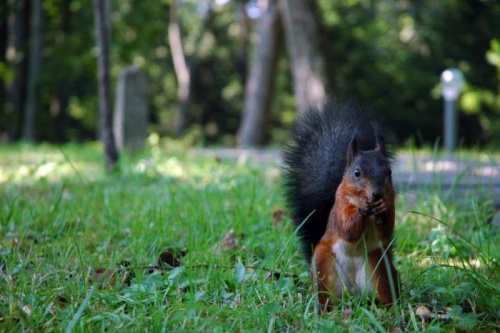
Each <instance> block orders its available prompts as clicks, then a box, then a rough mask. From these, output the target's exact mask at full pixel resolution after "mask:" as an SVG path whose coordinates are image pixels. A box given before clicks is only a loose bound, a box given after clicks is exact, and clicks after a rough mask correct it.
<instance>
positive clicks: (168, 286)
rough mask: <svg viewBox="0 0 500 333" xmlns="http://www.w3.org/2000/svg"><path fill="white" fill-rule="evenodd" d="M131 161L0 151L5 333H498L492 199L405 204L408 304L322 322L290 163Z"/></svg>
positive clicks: (344, 311)
mask: <svg viewBox="0 0 500 333" xmlns="http://www.w3.org/2000/svg"><path fill="white" fill-rule="evenodd" d="M120 163H121V164H120V171H119V172H116V173H114V174H112V175H106V174H104V171H103V164H104V160H103V157H102V153H101V147H100V146H99V145H98V144H85V145H64V146H62V147H56V146H50V145H20V144H18V145H10V146H1V147H0V204H1V211H0V331H4V332H16V331H61V330H67V331H72V330H75V331H88V332H94V331H207V330H215V331H276V330H279V331H302V330H303V331H332V330H339V331H346V330H349V331H351V330H352V331H366V330H372V331H381V332H385V331H387V330H390V331H394V330H399V331H402V330H410V331H416V330H423V329H424V330H425V329H435V330H445V331H450V330H486V331H494V330H500V311H499V308H500V269H499V265H500V262H499V258H500V233H499V230H498V228H499V227H498V226H495V225H493V224H492V223H491V218H492V216H493V214H495V213H496V212H497V209H496V208H495V207H494V205H493V198H489V199H488V198H486V199H485V198H484V197H475V196H471V197H470V198H469V199H468V200H466V202H465V203H463V202H461V203H449V202H446V200H444V199H443V198H442V197H441V196H440V194H439V193H441V192H438V191H437V190H436V191H434V190H433V189H432V188H431V187H428V188H425V189H421V190H419V192H418V193H417V196H416V198H417V199H416V200H415V198H412V199H411V200H410V199H409V198H408V197H407V196H406V195H405V194H404V193H401V194H400V195H399V196H398V201H397V208H396V211H397V221H396V223H397V227H396V236H397V239H396V242H397V248H396V250H395V258H396V263H395V264H396V266H397V268H398V269H399V271H400V273H401V280H402V283H403V286H402V295H401V300H400V302H399V305H398V306H397V307H394V308H393V309H391V310H385V309H384V308H381V307H378V306H377V305H376V303H375V302H370V300H367V299H363V298H355V297H351V296H346V297H345V299H343V300H342V301H341V302H339V304H338V307H337V309H336V310H335V311H333V312H332V313H327V314H321V313H318V312H317V311H316V302H315V300H316V298H315V295H314V294H313V292H312V291H311V289H310V282H309V277H308V276H309V274H308V268H307V266H306V264H305V262H304V260H303V259H302V258H301V255H300V252H299V250H298V249H299V246H298V242H297V240H296V238H295V237H294V228H293V227H292V224H291V223H290V220H289V216H288V215H287V212H286V209H285V207H284V203H283V198H282V193H281V190H280V169H279V166H278V164H277V162H275V163H264V164H262V163H260V164H257V163H254V162H252V161H249V160H244V159H240V160H233V159H220V158H214V157H210V156H205V155H203V156H202V155H201V154H199V153H197V151H196V150H189V151H187V152H186V151H185V150H184V149H182V147H181V146H180V145H179V144H178V143H175V142H170V141H167V142H163V141H162V142H160V143H157V144H155V145H152V146H149V147H148V148H147V149H145V150H144V151H143V152H141V153H140V154H137V155H135V156H128V155H125V156H122V159H121V162H120ZM437 185H439V184H437ZM438 188H439V186H436V189H438ZM282 213H284V215H283V214H282ZM282 215H283V216H282ZM421 306H425V307H426V308H428V309H429V310H430V315H429V316H428V317H426V318H421V317H420V316H417V315H416V314H415V313H416V310H417V309H418V308H419V307H421Z"/></svg>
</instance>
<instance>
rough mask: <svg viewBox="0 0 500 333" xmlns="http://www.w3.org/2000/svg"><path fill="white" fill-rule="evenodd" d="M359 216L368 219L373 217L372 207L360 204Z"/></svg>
mask: <svg viewBox="0 0 500 333" xmlns="http://www.w3.org/2000/svg"><path fill="white" fill-rule="evenodd" d="M358 212H359V215H361V216H363V217H368V216H370V215H371V207H370V206H369V205H368V204H367V203H360V204H359V206H358Z"/></svg>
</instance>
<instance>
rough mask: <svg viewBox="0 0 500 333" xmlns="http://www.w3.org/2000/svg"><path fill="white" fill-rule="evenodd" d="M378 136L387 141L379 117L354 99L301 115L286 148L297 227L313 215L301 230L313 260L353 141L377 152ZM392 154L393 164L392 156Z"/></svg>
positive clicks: (287, 192) (289, 202)
mask: <svg viewBox="0 0 500 333" xmlns="http://www.w3.org/2000/svg"><path fill="white" fill-rule="evenodd" d="M375 133H377V136H378V140H383V139H384V138H383V135H382V131H381V130H380V127H379V124H378V123H377V121H376V119H375V116H374V115H373V113H371V112H370V111H369V110H367V109H366V108H364V107H362V106H360V105H359V104H357V103H355V102H353V101H348V102H339V101H329V102H327V103H326V104H325V105H324V106H323V107H322V108H321V109H318V108H311V109H309V110H308V111H306V112H305V113H303V114H300V115H298V118H297V120H296V122H295V124H294V126H293V128H292V131H291V139H290V143H289V144H288V145H287V146H286V147H285V149H284V150H283V159H284V170H283V178H284V188H285V197H286V201H287V205H288V208H289V209H290V210H291V214H292V220H293V222H294V223H295V225H296V226H297V227H299V226H300V225H301V224H302V223H303V222H304V220H306V218H307V217H308V216H309V215H311V216H309V218H308V219H307V221H305V222H304V224H303V225H302V227H301V228H300V229H299V231H298V234H299V236H300V238H301V241H302V246H303V250H304V254H305V256H306V259H307V261H308V262H310V260H311V257H312V249H313V248H314V247H315V246H316V245H317V244H318V242H319V241H320V239H321V237H322V236H323V234H324V233H325V230H326V225H327V222H328V216H329V214H330V210H331V209H332V207H333V204H334V201H335V193H336V191H337V187H338V186H339V184H340V182H341V181H342V176H343V174H344V169H345V166H346V162H347V148H348V146H349V143H350V142H351V140H352V139H353V137H354V136H355V137H356V142H357V149H359V150H362V151H366V150H374V149H375V148H376V146H377V138H376V134H375ZM386 154H387V156H388V159H389V160H391V156H392V155H391V154H390V152H389V151H387V152H386Z"/></svg>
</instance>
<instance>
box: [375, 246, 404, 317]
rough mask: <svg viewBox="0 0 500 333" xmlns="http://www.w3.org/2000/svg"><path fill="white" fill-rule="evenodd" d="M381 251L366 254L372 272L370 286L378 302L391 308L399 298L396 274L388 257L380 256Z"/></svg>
mask: <svg viewBox="0 0 500 333" xmlns="http://www.w3.org/2000/svg"><path fill="white" fill-rule="evenodd" d="M382 253H383V252H382V250H381V249H376V250H374V251H372V252H370V253H369V254H368V260H369V263H370V268H371V270H372V272H373V275H372V279H371V280H372V281H371V282H372V286H373V290H376V291H377V298H378V300H379V301H380V302H381V303H383V304H385V305H386V306H388V307H391V306H392V305H393V304H394V302H395V301H397V300H398V298H399V280H398V273H397V271H396V269H395V268H394V265H393V264H392V260H391V258H390V255H387V254H386V255H384V256H382Z"/></svg>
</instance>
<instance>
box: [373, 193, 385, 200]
mask: <svg viewBox="0 0 500 333" xmlns="http://www.w3.org/2000/svg"><path fill="white" fill-rule="evenodd" d="M372 196H373V200H374V201H377V200H379V199H382V197H383V196H384V192H383V191H373V192H372Z"/></svg>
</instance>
